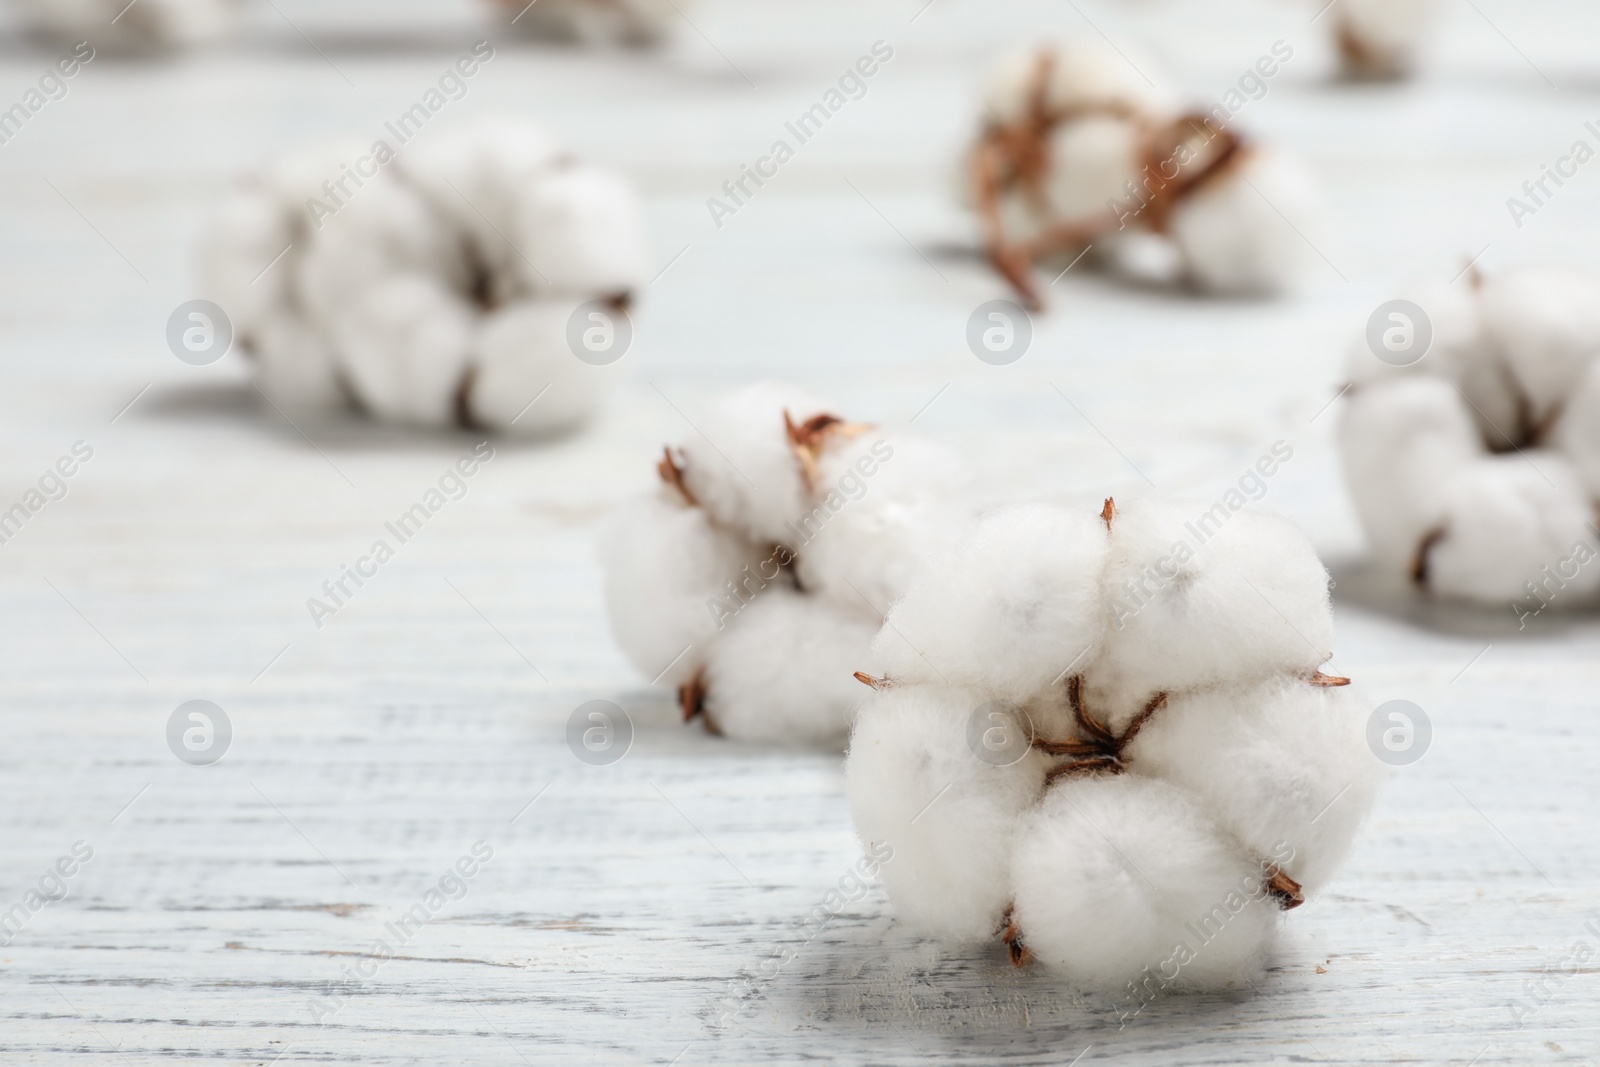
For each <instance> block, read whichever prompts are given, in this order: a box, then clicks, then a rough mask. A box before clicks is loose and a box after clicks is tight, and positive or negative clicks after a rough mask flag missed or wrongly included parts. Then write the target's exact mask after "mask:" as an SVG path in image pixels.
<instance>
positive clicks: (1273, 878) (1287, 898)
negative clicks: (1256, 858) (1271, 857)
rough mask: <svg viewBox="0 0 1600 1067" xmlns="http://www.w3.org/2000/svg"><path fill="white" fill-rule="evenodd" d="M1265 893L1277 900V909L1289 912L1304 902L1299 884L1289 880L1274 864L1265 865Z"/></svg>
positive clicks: (1291, 879)
mask: <svg viewBox="0 0 1600 1067" xmlns="http://www.w3.org/2000/svg"><path fill="white" fill-rule="evenodd" d="M1267 892H1268V893H1270V894H1271V895H1272V896H1274V897H1276V898H1277V899H1278V907H1280V908H1282V909H1283V910H1284V911H1291V910H1293V909H1295V908H1298V907H1299V906H1300V905H1302V904H1304V903H1305V902H1306V898H1305V895H1304V894H1303V893H1301V891H1300V883H1299V882H1297V881H1295V880H1294V879H1293V878H1290V877H1289V876H1288V875H1287V874H1285V873H1284V871H1283V869H1282V868H1281V867H1279V866H1278V865H1277V864H1275V863H1269V864H1267Z"/></svg>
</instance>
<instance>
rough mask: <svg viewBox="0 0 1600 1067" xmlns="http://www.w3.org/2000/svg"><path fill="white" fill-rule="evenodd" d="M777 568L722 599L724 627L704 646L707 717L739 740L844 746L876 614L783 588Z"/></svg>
mask: <svg viewBox="0 0 1600 1067" xmlns="http://www.w3.org/2000/svg"><path fill="white" fill-rule="evenodd" d="M788 581H789V579H788V576H787V575H785V574H781V573H780V574H779V575H778V576H777V577H776V578H775V579H773V581H772V582H770V583H768V584H767V586H766V587H765V588H760V587H758V588H757V589H756V590H755V591H753V592H749V593H746V596H749V597H750V598H751V599H750V600H749V602H748V603H744V604H743V605H742V606H741V604H740V601H739V600H738V599H737V598H733V597H729V598H727V599H726V600H725V601H724V605H725V609H726V610H729V611H731V610H733V609H735V608H737V609H738V613H737V614H735V615H731V616H723V617H722V630H721V632H720V634H719V636H718V637H717V639H716V640H715V641H714V642H713V643H712V645H711V648H710V649H709V651H708V652H707V653H706V666H705V674H704V676H703V679H702V684H703V686H704V689H705V703H704V706H703V710H704V713H705V717H706V721H707V722H708V723H710V724H712V726H713V727H714V728H715V729H716V730H718V731H719V732H721V733H723V734H725V735H727V736H728V737H733V738H737V739H739V740H741V741H767V742H776V741H787V742H805V743H811V744H819V745H832V746H836V747H839V748H843V747H844V742H845V739H846V738H847V737H849V736H850V723H851V721H852V719H853V718H854V716H855V709H856V705H857V704H859V703H860V702H861V701H862V700H863V699H864V698H865V697H866V695H867V693H868V690H867V689H866V688H865V687H864V686H862V684H861V683H860V682H858V681H856V679H855V672H856V670H858V669H859V667H860V665H861V664H862V663H863V662H865V660H866V657H867V655H868V649H869V648H870V647H871V645H872V636H873V634H874V633H875V632H876V631H877V626H876V625H875V620H871V619H870V616H863V615H862V614H859V613H855V614H852V613H846V612H841V611H839V610H837V609H836V608H834V607H833V606H832V605H830V604H828V603H826V602H824V601H821V600H818V599H816V598H814V597H808V596H804V595H802V594H800V593H797V592H795V591H794V590H793V589H792V588H785V586H786V585H787V584H788Z"/></svg>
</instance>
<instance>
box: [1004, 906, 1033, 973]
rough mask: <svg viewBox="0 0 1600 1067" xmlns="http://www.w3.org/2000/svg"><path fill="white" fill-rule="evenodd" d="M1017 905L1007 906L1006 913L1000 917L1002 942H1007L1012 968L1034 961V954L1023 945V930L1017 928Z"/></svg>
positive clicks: (1007, 951)
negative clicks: (1015, 914) (1015, 913)
mask: <svg viewBox="0 0 1600 1067" xmlns="http://www.w3.org/2000/svg"><path fill="white" fill-rule="evenodd" d="M1015 910H1016V909H1015V905H1010V904H1008V905H1006V913H1005V914H1004V915H1002V916H1001V917H1000V930H999V936H1000V940H1001V941H1003V942H1005V946H1006V954H1007V955H1008V956H1010V957H1011V966H1013V967H1021V966H1024V965H1025V964H1027V962H1028V961H1029V960H1031V959H1033V953H1031V952H1029V951H1028V946H1027V945H1025V944H1023V943H1022V930H1021V928H1020V927H1018V926H1017V920H1016V918H1015V917H1014V915H1013V912H1014V911H1015Z"/></svg>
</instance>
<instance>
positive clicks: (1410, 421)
mask: <svg viewBox="0 0 1600 1067" xmlns="http://www.w3.org/2000/svg"><path fill="white" fill-rule="evenodd" d="M1339 443H1340V451H1341V453H1342V454H1343V457H1344V469H1345V484H1346V485H1347V486H1348V487H1349V489H1350V494H1351V497H1352V498H1353V499H1354V501H1355V505H1356V511H1357V512H1358V513H1359V514H1360V516H1361V525H1362V527H1363V528H1364V529H1365V530H1366V532H1367V538H1368V540H1369V541H1370V542H1371V545H1372V550H1373V553H1374V554H1375V555H1376V556H1377V557H1378V558H1379V559H1381V560H1383V561H1385V562H1386V563H1388V564H1389V565H1390V566H1391V567H1392V568H1394V569H1398V570H1402V571H1404V572H1408V573H1409V572H1412V571H1413V569H1414V568H1415V566H1416V564H1417V562H1418V560H1417V552H1418V548H1419V547H1420V546H1421V545H1422V543H1423V542H1424V540H1425V539H1427V538H1428V537H1429V536H1430V535H1431V534H1432V533H1433V532H1435V531H1437V530H1439V529H1440V528H1441V527H1442V526H1443V524H1444V522H1445V516H1446V512H1447V502H1446V493H1447V489H1448V486H1449V485H1450V483H1451V481H1452V479H1453V478H1454V477H1455V476H1456V474H1457V473H1458V472H1459V471H1461V470H1462V469H1463V468H1465V467H1467V466H1468V465H1470V464H1471V463H1473V462H1475V461H1476V459H1477V458H1478V456H1479V455H1480V454H1481V452H1482V448H1483V446H1482V442H1481V439H1480V438H1479V436H1478V432H1477V428H1476V427H1475V426H1474V425H1473V421H1472V418H1471V416H1469V415H1468V414H1467V405H1466V404H1464V403H1463V402H1462V400H1461V397H1460V395H1459V394H1458V393H1457V392H1456V391H1455V389H1454V388H1452V387H1451V385H1450V384H1449V383H1448V382H1445V381H1441V380H1439V379H1437V378H1430V377H1422V376H1417V377H1412V378H1407V379H1405V380H1403V381H1397V382H1394V383H1392V384H1386V385H1382V386H1376V387H1372V388H1362V389H1359V390H1358V391H1356V393H1355V395H1354V396H1352V397H1351V398H1350V400H1349V403H1348V405H1347V406H1346V408H1345V410H1344V414H1343V418H1342V419H1341V422H1340V426H1339Z"/></svg>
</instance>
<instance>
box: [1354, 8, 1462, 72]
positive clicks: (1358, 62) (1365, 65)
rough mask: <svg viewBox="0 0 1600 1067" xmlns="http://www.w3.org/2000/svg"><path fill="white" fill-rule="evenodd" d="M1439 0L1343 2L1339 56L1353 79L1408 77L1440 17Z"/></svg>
mask: <svg viewBox="0 0 1600 1067" xmlns="http://www.w3.org/2000/svg"><path fill="white" fill-rule="evenodd" d="M1437 8H1438V4H1437V2H1436V0H1340V3H1339V6H1338V8H1337V10H1336V11H1335V15H1334V17H1335V26H1336V28H1337V35H1338V42H1339V53H1340V56H1341V57H1342V58H1343V60H1344V66H1345V72H1346V73H1347V74H1348V75H1349V76H1351V77H1353V78H1371V79H1392V78H1400V77H1404V76H1405V75H1407V74H1409V73H1410V72H1411V70H1412V68H1413V67H1414V66H1415V64H1416V60H1417V55H1418V53H1419V52H1420V51H1421V48H1422V44H1423V40H1424V38H1425V37H1426V35H1427V32H1428V30H1429V29H1430V28H1431V27H1432V25H1433V21H1434V16H1435V14H1436V13H1437Z"/></svg>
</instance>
